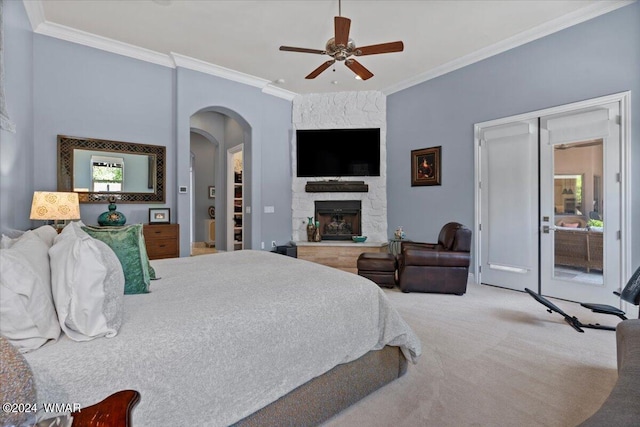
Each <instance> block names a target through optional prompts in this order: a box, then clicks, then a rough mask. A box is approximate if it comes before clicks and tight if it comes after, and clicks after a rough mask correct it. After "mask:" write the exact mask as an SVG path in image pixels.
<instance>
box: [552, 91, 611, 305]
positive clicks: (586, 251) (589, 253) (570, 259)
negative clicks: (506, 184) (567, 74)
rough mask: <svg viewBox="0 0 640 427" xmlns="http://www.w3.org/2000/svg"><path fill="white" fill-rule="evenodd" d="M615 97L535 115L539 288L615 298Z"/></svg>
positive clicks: (576, 297)
mask: <svg viewBox="0 0 640 427" xmlns="http://www.w3.org/2000/svg"><path fill="white" fill-rule="evenodd" d="M619 123H620V106H619V103H617V102H616V103H610V104H606V105H599V106H593V107H589V108H585V109H581V110H577V111H575V110H574V111H570V112H566V113H560V114H555V115H550V116H545V117H542V118H541V119H540V213H541V215H540V216H541V231H542V232H541V234H540V249H541V250H540V267H541V269H540V282H541V283H540V289H541V292H542V293H543V294H545V295H549V296H553V297H558V298H563V299H568V300H573V301H585V302H586V301H589V302H599V303H603V304H611V305H616V306H617V305H619V299H618V297H616V296H615V295H614V294H613V291H615V290H618V289H619V288H620V285H621V279H622V277H621V276H622V275H621V256H620V253H621V241H620V230H621V221H620V219H621V201H622V193H621V182H620V172H621V162H620V157H621V156H620V150H621V138H620V136H621V133H620V125H619Z"/></svg>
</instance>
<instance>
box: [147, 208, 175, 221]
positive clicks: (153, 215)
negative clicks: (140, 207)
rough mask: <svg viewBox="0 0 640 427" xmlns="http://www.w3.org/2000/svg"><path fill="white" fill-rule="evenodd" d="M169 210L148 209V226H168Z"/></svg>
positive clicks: (169, 219)
mask: <svg viewBox="0 0 640 427" xmlns="http://www.w3.org/2000/svg"><path fill="white" fill-rule="evenodd" d="M170 222H171V210H170V209H169V208H149V224H169V223H170Z"/></svg>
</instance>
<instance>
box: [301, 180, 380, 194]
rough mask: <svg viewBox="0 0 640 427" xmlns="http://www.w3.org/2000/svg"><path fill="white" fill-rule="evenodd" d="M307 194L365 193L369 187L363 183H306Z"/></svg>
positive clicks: (331, 181) (332, 181)
mask: <svg viewBox="0 0 640 427" xmlns="http://www.w3.org/2000/svg"><path fill="white" fill-rule="evenodd" d="M304 191H306V192H307V193H367V192H368V191H369V185H367V184H365V183H364V181H334V180H330V181H307V185H306V186H305V187H304Z"/></svg>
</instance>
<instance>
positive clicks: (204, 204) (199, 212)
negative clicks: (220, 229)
mask: <svg viewBox="0 0 640 427" xmlns="http://www.w3.org/2000/svg"><path fill="white" fill-rule="evenodd" d="M191 152H192V153H193V155H194V165H193V171H194V181H195V182H194V186H195V188H194V197H193V200H194V203H193V204H194V210H195V212H194V217H195V224H194V226H193V239H194V241H195V242H206V241H208V240H209V237H208V236H207V234H206V233H205V221H206V220H208V219H210V218H209V212H208V211H209V206H212V205H214V203H215V199H210V198H209V186H210V185H213V186H216V189H217V185H216V180H215V176H216V175H215V172H216V147H215V145H214V144H213V143H212V142H211V141H209V140H208V139H207V138H205V137H204V136H202V135H198V134H197V133H194V132H191Z"/></svg>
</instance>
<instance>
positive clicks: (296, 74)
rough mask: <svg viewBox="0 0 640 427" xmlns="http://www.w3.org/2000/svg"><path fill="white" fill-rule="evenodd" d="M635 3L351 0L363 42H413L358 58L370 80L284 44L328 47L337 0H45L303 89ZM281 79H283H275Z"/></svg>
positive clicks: (428, 66)
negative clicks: (283, 48)
mask: <svg viewBox="0 0 640 427" xmlns="http://www.w3.org/2000/svg"><path fill="white" fill-rule="evenodd" d="M37 2H38V0H36V2H35V3H37ZM27 3H33V2H32V0H25V4H27ZM627 3H628V2H624V1H622V2H621V1H595V0H543V1H525V0H500V1H488V0H449V1H436V0H431V1H420V0H394V1H392V0H343V1H342V16H345V17H348V18H350V19H351V20H352V22H351V32H350V36H351V38H353V39H354V41H355V43H356V45H358V46H365V45H370V44H378V43H383V42H390V41H396V40H402V41H404V46H405V49H404V52H400V53H390V54H382V55H372V56H365V57H361V58H359V59H358V60H359V61H360V63H362V64H363V65H364V66H365V67H367V68H368V69H369V70H371V71H372V72H373V74H374V77H373V78H371V79H369V80H367V81H359V80H356V79H355V78H354V74H353V72H352V71H351V70H349V69H348V68H346V67H345V65H344V63H336V65H335V67H334V68H335V71H332V68H330V69H328V70H326V71H325V72H324V73H322V74H321V75H320V76H319V77H317V78H316V79H315V80H305V78H304V77H305V76H306V75H307V74H309V73H310V72H311V71H312V70H314V69H315V68H316V67H318V66H319V65H320V64H322V62H323V61H325V60H326V59H329V57H328V56H321V55H314V54H306V53H292V52H281V51H279V50H278V48H279V46H280V45H289V46H296V47H306V48H312V49H324V45H325V43H326V41H327V40H328V39H329V38H330V37H332V36H333V17H334V16H337V15H338V0H258V1H249V0H233V1H230V0H229V1H228V0H213V1H212V0H209V1H207V0H199V1H190V0H121V1H116V0H83V1H79V0H45V1H41V2H40V5H41V6H40V5H39V6H38V7H39V9H40V12H41V14H42V15H43V16H42V17H41V21H42V22H44V23H45V24H54V25H56V26H59V25H61V26H66V27H71V28H73V29H77V30H81V31H85V32H88V33H91V34H95V35H98V36H102V37H106V38H109V39H114V40H117V41H120V42H124V43H128V44H131V45H134V46H138V47H143V48H146V49H149V50H152V51H155V52H159V53H162V54H170V53H172V52H173V53H178V54H180V55H184V56H187V57H191V58H195V59H198V60H201V61H204V62H207V63H210V64H215V65H216V66H220V67H225V68H228V69H231V70H235V71H238V72H241V73H245V74H248V75H250V76H255V77H259V78H261V79H265V80H266V81H268V82H274V83H273V84H274V85H275V86H276V87H278V88H282V89H285V90H288V91H292V92H295V93H315V92H336V91H345V90H383V91H386V92H392V91H394V90H399V89H402V88H404V87H408V86H410V85H411V84H414V83H417V82H420V81H424V80H426V79H427V78H429V77H434V76H436V75H438V74H442V73H443V72H446V71H450V70H452V69H455V68H458V67H460V66H463V65H467V64H468V63H472V62H475V61H477V60H480V59H483V58H485V57H487V56H489V55H491V54H495V53H498V52H501V51H504V50H505V49H508V48H511V47H514V46H517V45H520V44H522V43H525V42H528V41H530V40H533V39H535V38H538V37H541V36H544V35H546V34H549V33H551V32H554V31H557V30H559V29H561V28H563V27H566V26H568V25H572V24H575V23H577V22H581V21H584V20H586V19H589V18H592V17H594V16H597V15H599V14H601V13H604V12H607V11H609V10H612V9H615V8H617V7H620V6H622V5H624V4H627ZM30 8H31V9H33V4H32V5H28V4H27V10H28V11H29V9H30ZM31 16H32V14H30V18H31ZM31 20H32V24H33V19H31ZM36 30H37V28H36ZM45 34H46V32H45ZM278 79H284V83H275V82H276V81H277V80H278Z"/></svg>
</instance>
